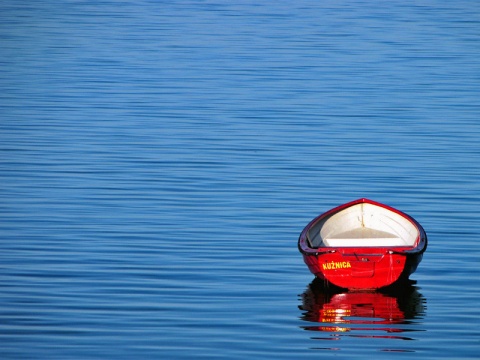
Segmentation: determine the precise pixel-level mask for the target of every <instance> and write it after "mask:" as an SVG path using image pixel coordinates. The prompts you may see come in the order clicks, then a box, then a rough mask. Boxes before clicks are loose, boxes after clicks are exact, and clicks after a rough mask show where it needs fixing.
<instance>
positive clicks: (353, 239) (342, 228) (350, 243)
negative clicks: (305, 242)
mask: <svg viewBox="0 0 480 360" xmlns="http://www.w3.org/2000/svg"><path fill="white" fill-rule="evenodd" d="M418 236H419V231H418V229H417V227H416V226H415V224H414V223H413V222H411V221H410V220H409V219H407V218H405V217H403V216H401V215H400V214H397V213H396V212H393V211H390V210H388V209H385V208H383V207H380V206H376V205H373V204H369V203H360V204H356V205H353V206H350V207H348V208H346V209H343V210H341V211H339V212H337V213H334V214H333V215H330V216H328V217H326V218H324V219H322V220H321V221H319V222H318V223H316V224H315V225H314V226H313V227H312V228H311V229H310V230H309V232H308V234H307V237H308V239H309V241H310V244H311V245H312V247H314V248H316V247H354V246H355V247H379V246H381V247H383V246H387V247H389V246H414V245H415V241H416V240H417V238H418Z"/></svg>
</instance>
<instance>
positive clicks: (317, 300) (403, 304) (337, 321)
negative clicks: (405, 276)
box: [299, 280, 425, 351]
mask: <svg viewBox="0 0 480 360" xmlns="http://www.w3.org/2000/svg"><path fill="white" fill-rule="evenodd" d="M301 297H302V305H301V306H299V308H300V310H303V311H304V313H303V314H302V316H301V319H302V320H304V321H307V322H311V323H312V324H311V325H308V326H302V328H303V329H305V330H309V331H318V332H325V333H329V334H328V335H327V334H325V335H326V336H323V337H322V336H316V337H313V339H316V340H341V339H342V337H346V336H348V337H355V338H369V339H372V338H378V339H400V340H414V339H413V338H412V337H410V336H407V334H405V333H410V332H412V331H420V329H417V328H414V327H415V325H417V326H418V324H415V322H414V321H413V320H414V319H419V318H421V317H423V315H424V314H425V298H424V297H423V296H422V295H421V294H420V293H419V292H418V290H417V288H416V287H415V286H414V285H413V282H409V283H406V284H401V285H399V286H396V287H395V288H386V289H385V290H382V291H370V292H368V291H365V292H362V291H357V292H349V291H348V290H345V289H338V288H335V289H332V288H331V287H325V286H324V283H323V281H322V280H314V281H313V282H312V283H310V284H309V286H308V288H307V289H306V290H305V292H304V293H303V294H302V295H301ZM410 335H411V333H410ZM322 349H329V350H339V349H338V348H322ZM383 350H385V351H411V350H407V349H403V350H399V349H395V350H392V349H383Z"/></svg>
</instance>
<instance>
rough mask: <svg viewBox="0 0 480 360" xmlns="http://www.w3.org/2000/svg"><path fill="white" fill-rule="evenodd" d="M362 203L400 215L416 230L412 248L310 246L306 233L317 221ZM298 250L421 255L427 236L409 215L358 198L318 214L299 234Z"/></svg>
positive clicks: (317, 253) (317, 252) (307, 253)
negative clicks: (416, 233) (416, 234)
mask: <svg viewBox="0 0 480 360" xmlns="http://www.w3.org/2000/svg"><path fill="white" fill-rule="evenodd" d="M362 203H363V204H364V203H366V204H370V205H374V206H377V207H381V208H383V209H386V210H389V211H391V212H393V213H396V214H398V215H400V216H401V217H403V218H404V219H406V220H408V221H409V222H410V223H412V225H413V226H414V227H415V228H416V229H417V230H418V236H417V238H416V239H415V242H414V245H412V246H408V245H407V246H405V245H401V246H373V247H372V246H355V245H353V246H319V247H313V246H311V241H310V239H309V238H308V232H309V231H310V229H311V228H312V227H313V226H314V225H316V224H317V223H318V222H319V221H321V220H322V219H324V218H326V217H328V216H331V215H333V214H335V213H339V212H341V211H342V210H344V209H347V208H349V207H351V206H355V205H358V204H362ZM298 248H299V250H300V252H301V253H302V254H304V255H319V254H322V253H331V252H346V251H348V250H349V249H350V250H355V252H357V253H358V251H370V252H371V251H372V250H376V252H378V253H384V252H390V253H397V254H405V255H408V254H418V253H423V252H424V251H425V250H426V248H427V236H426V233H425V230H424V229H423V227H422V226H421V225H420V224H419V223H418V222H417V221H416V220H415V219H414V218H413V217H411V216H410V215H408V214H406V213H404V212H402V211H400V210H398V209H395V208H393V207H391V206H388V205H385V204H382V203H379V202H376V201H373V200H370V199H366V198H360V199H357V200H353V201H350V202H348V203H345V204H342V205H339V206H336V207H334V208H333V209H330V210H328V211H327V212H325V213H323V214H320V215H318V216H317V217H315V218H314V219H312V220H311V221H310V222H309V223H308V225H307V226H306V227H305V228H304V229H303V231H302V232H301V234H300V237H299V240H298Z"/></svg>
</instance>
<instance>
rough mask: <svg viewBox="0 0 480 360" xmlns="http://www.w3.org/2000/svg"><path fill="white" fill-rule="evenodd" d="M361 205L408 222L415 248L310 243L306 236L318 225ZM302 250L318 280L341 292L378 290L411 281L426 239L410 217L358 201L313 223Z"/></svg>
mask: <svg viewBox="0 0 480 360" xmlns="http://www.w3.org/2000/svg"><path fill="white" fill-rule="evenodd" d="M360 202H365V203H369V204H374V205H376V206H381V207H383V208H385V209H388V210H389V211H393V212H395V213H396V214H400V215H401V216H402V217H405V218H407V219H408V220H409V221H410V222H412V223H413V224H414V225H415V227H416V228H417V229H418V234H419V236H418V238H417V240H416V241H415V245H414V246H403V247H398V246H396V247H388V246H386V247H317V248H312V247H311V246H310V245H309V242H308V241H307V232H308V231H309V230H310V229H311V228H312V227H313V226H314V225H315V224H317V223H318V222H319V221H321V220H322V219H324V218H325V217H326V216H331V215H332V213H335V212H338V211H341V210H343V209H345V208H348V207H350V206H353V205H356V204H358V203H360ZM298 246H299V250H300V252H301V253H302V255H303V259H304V261H305V264H306V265H307V266H308V268H309V270H310V271H311V272H312V273H313V274H314V275H315V276H316V277H318V278H319V279H322V280H324V281H325V282H327V283H331V284H333V285H335V286H338V287H341V288H347V289H351V290H360V289H362V290H364V289H378V288H382V287H385V286H389V285H392V284H394V283H396V282H397V281H400V280H404V279H408V277H409V275H410V274H412V273H413V272H414V271H415V270H416V269H417V266H418V264H419V263H420V261H421V260H422V257H423V252H424V251H425V249H426V246H427V237H426V234H425V231H424V230H423V228H422V227H421V226H420V224H418V223H417V222H416V221H415V220H414V219H413V218H411V217H410V216H408V215H406V214H404V213H402V212H400V211H398V210H396V209H393V208H391V207H388V206H386V205H383V204H380V203H376V202H373V201H371V200H367V199H359V200H356V201H353V202H351V203H348V204H345V205H341V206H339V207H337V208H335V209H332V210H331V211H328V212H327V213H325V214H322V215H320V216H318V217H317V218H315V219H314V220H312V222H310V224H309V225H307V227H305V229H304V230H303V231H302V233H301V235H300V238H299V242H298Z"/></svg>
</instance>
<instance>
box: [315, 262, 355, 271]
mask: <svg viewBox="0 0 480 360" xmlns="http://www.w3.org/2000/svg"><path fill="white" fill-rule="evenodd" d="M351 267H352V265H351V264H350V261H330V262H328V263H324V264H322V268H323V270H336V269H347V268H351Z"/></svg>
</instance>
